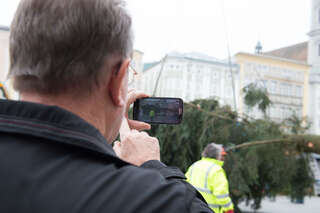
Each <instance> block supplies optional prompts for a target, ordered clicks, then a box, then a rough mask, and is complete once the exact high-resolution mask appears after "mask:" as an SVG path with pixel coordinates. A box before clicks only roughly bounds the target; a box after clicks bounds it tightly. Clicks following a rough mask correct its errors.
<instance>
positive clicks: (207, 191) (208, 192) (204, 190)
mask: <svg viewBox="0 0 320 213" xmlns="http://www.w3.org/2000/svg"><path fill="white" fill-rule="evenodd" d="M196 189H197V190H198V191H199V192H204V193H207V194H212V192H211V191H210V190H209V189H204V188H199V187H196Z"/></svg>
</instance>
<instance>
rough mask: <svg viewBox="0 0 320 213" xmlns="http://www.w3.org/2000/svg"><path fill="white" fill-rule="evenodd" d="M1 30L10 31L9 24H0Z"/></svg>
mask: <svg viewBox="0 0 320 213" xmlns="http://www.w3.org/2000/svg"><path fill="white" fill-rule="evenodd" d="M0 30H2V31H9V30H10V28H9V27H7V26H1V25H0Z"/></svg>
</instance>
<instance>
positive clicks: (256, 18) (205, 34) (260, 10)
mask: <svg viewBox="0 0 320 213" xmlns="http://www.w3.org/2000/svg"><path fill="white" fill-rule="evenodd" d="M0 2H1V7H0V25H6V26H8V25H10V22H11V20H12V17H13V14H14V12H15V9H16V7H17V5H18V2H19V0H0ZM127 2H128V9H129V11H130V13H131V15H132V17H133V26H134V32H135V48H136V49H139V50H140V51H142V52H144V53H145V57H144V60H145V61H153V60H158V59H160V58H161V57H163V56H164V55H165V53H167V52H170V51H179V52H200V53H205V54H208V55H210V56H213V57H217V58H225V57H226V56H227V40H229V44H230V50H231V54H235V53H237V52H253V50H254V47H255V45H256V43H257V41H258V40H260V41H261V43H262V46H263V48H264V50H272V49H276V48H280V47H284V46H287V45H292V44H295V43H299V42H303V41H306V40H308V36H307V35H306V34H307V33H308V32H309V30H310V23H309V22H310V15H311V14H310V5H311V0H127ZM227 35H228V36H227ZM227 37H228V38H229V39H226V38H227Z"/></svg>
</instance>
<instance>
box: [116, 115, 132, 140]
mask: <svg viewBox="0 0 320 213" xmlns="http://www.w3.org/2000/svg"><path fill="white" fill-rule="evenodd" d="M119 133H120V140H121V141H123V140H124V138H125V137H126V135H128V134H130V133H131V129H130V126H129V124H128V120H127V119H126V118H123V119H122V123H121V126H120V130H119Z"/></svg>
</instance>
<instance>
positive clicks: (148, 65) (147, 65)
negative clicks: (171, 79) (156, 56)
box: [143, 61, 160, 71]
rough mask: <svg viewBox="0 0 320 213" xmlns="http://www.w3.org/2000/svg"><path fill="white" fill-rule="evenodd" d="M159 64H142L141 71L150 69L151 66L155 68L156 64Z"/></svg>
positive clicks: (157, 62)
mask: <svg viewBox="0 0 320 213" xmlns="http://www.w3.org/2000/svg"><path fill="white" fill-rule="evenodd" d="M159 63H160V62H159V61H156V62H151V63H144V64H143V71H145V70H148V69H150V68H151V67H153V66H155V65H157V64H159Z"/></svg>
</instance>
